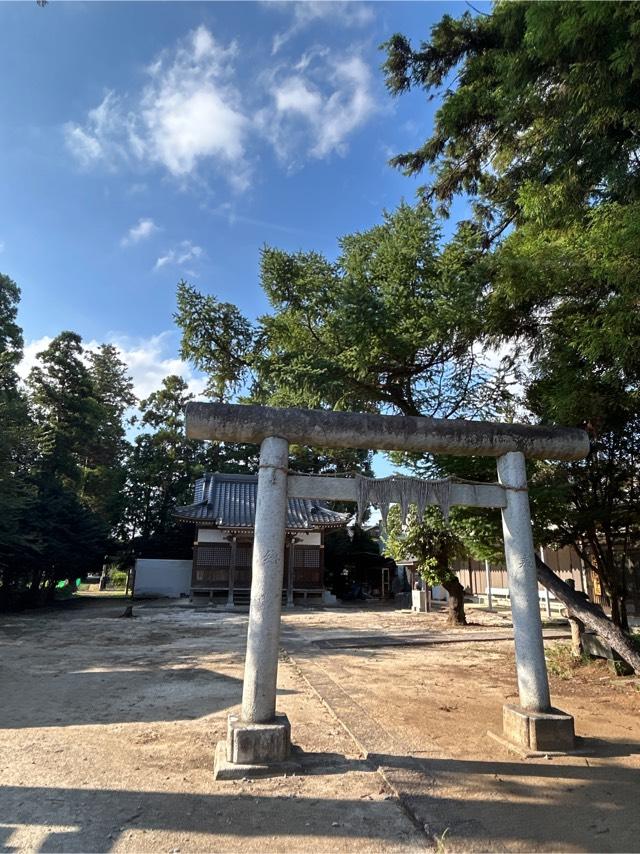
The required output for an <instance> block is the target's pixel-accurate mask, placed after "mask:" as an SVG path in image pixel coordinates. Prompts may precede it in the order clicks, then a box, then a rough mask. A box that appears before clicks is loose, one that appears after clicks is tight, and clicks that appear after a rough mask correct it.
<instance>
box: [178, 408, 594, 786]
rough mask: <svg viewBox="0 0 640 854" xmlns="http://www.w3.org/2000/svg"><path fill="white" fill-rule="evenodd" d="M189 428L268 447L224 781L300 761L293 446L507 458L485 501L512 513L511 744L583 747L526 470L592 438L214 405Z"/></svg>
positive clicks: (572, 432)
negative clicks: (563, 678)
mask: <svg viewBox="0 0 640 854" xmlns="http://www.w3.org/2000/svg"><path fill="white" fill-rule="evenodd" d="M186 425H187V437H188V438H190V439H208V440H214V441H221V442H248V443H252V444H260V470H259V474H258V497H257V505H256V517H255V538H254V547H253V563H252V573H253V575H252V586H251V607H250V611H249V629H248V634H247V653H246V659H245V672H244V684H243V694H242V712H241V715H240V717H238V716H235V715H230V716H229V725H228V734H227V741H226V742H221V743H220V744H219V745H218V750H217V753H216V772H215V775H216V777H217V778H218V779H225V778H227V779H228V778H231V777H238V776H245V775H247V774H251V773H252V772H255V770H256V769H257V768H260V767H264V766H265V765H267V766H270V765H277V764H278V763H282V762H283V761H285V760H286V759H287V757H288V755H289V750H290V738H291V736H290V725H289V721H288V720H287V718H286V716H285V715H277V714H276V680H277V670H278V651H279V639H280V611H281V605H282V600H281V597H282V577H283V570H284V550H285V524H286V512H287V498H288V496H289V495H293V493H291V492H290V491H289V490H288V483H287V481H288V477H287V467H288V465H287V464H288V455H289V444H290V443H291V444H293V443H295V444H301V445H312V446H315V447H326V448H368V449H372V450H383V451H391V450H405V451H429V452H431V453H435V454H453V455H458V456H489V457H495V458H497V466H498V485H495V484H487V485H481V486H479V487H475V486H474V489H478V490H482V489H487V488H490V489H493V490H494V492H495V490H496V489H500V490H501V493H503V498H502V500H501V502H500V504H499V505H496V504H495V503H493V504H492V503H487V504H484V505H482V506H500V507H501V511H502V527H503V532H504V539H505V557H506V563H507V572H508V575H509V588H510V593H511V604H512V615H513V628H514V636H515V650H516V666H517V673H518V692H519V697H520V705H519V706H511V705H505V706H504V710H503V732H504V735H505V737H506V739H507V740H508V741H509V742H511V743H513V744H515V745H518V746H519V747H520V748H522V749H524V750H530V751H545V752H549V751H553V750H559V751H565V750H568V749H571V748H572V747H573V738H574V737H573V719H572V718H571V717H570V716H569V715H566V714H564V713H562V712H559V711H558V710H556V709H553V708H552V707H551V702H550V698H549V682H548V677H547V668H546V662H545V658H544V647H543V640H542V621H541V618H540V605H539V598H538V582H537V574H536V566H535V553H534V546H533V538H532V533H531V515H530V510H529V497H528V492H527V476H526V468H525V461H526V458H527V457H529V458H534V459H554V460H574V459H581V458H582V457H585V456H586V455H587V453H588V452H589V440H588V437H587V434H586V433H585V432H584V431H583V430H578V429H573V428H558V427H553V428H552V427H540V426H531V425H518V424H497V423H490V422H479V421H459V420H451V421H449V420H439V419H435V418H421V417H412V416H409V417H405V416H399V415H368V414H359V413H349V412H328V411H322V410H306V409H273V408H270V407H262V406H240V405H236V404H215V403H189V404H187V411H186ZM305 480H306V481H314V480H315V481H316V482H317V481H318V480H323V481H324V484H323V485H321V486H318V489H317V490H316V492H315V493H314V494H315V497H326V498H331V497H335V496H333V495H332V494H329V493H327V492H322V490H327V489H329V486H328V485H327V480H328V479H326V478H323V479H314V478H305ZM347 486H348V483H347ZM298 497H302V496H301V495H299V496H298ZM457 503H465V502H464V501H462V500H460V501H458V502H457Z"/></svg>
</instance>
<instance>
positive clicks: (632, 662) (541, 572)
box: [536, 555, 640, 674]
mask: <svg viewBox="0 0 640 854" xmlns="http://www.w3.org/2000/svg"><path fill="white" fill-rule="evenodd" d="M536 569H537V570H538V581H539V582H540V584H542V585H543V587H546V588H547V590H550V591H551V592H552V593H553V595H554V596H555V597H556V599H559V600H560V602H562V603H563V604H564V605H566V606H567V608H568V610H569V611H571V613H572V614H573V615H574V616H576V617H577V618H578V619H579V620H581V621H582V622H583V623H584V624H585V626H586V627H587V628H589V629H591V630H592V631H594V632H597V633H598V634H599V635H600V637H601V638H602V639H603V640H605V641H606V642H607V643H608V644H609V645H610V646H611V648H612V649H614V650H615V651H616V652H617V653H618V655H620V656H622V658H624V660H625V661H626V662H627V664H628V665H629V666H630V667H632V668H633V669H634V671H635V672H636V673H637V674H640V652H638V651H637V650H636V648H635V647H634V645H633V644H632V643H631V641H630V640H629V638H628V637H627V636H626V635H625V634H624V632H623V631H622V630H621V629H620V628H619V627H618V626H616V625H614V624H613V623H612V622H611V620H610V619H609V618H608V617H607V616H606V615H605V614H604V613H603V612H602V610H601V609H600V608H599V607H597V606H596V605H594V604H592V603H591V602H585V601H584V599H582V597H581V596H580V595H579V594H577V593H576V592H575V590H572V589H571V588H570V587H569V585H568V584H565V583H564V581H563V580H562V579H561V578H558V576H557V575H556V574H555V572H553V570H551V569H550V568H549V567H548V566H547V564H546V563H544V562H543V561H542V560H541V559H540V558H539V557H538V555H536Z"/></svg>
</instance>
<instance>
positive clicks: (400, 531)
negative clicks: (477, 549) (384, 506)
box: [385, 505, 467, 626]
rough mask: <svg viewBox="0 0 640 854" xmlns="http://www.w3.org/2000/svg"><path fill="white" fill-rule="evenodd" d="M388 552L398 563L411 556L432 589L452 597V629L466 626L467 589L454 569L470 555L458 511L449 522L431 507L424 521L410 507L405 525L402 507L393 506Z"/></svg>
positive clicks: (386, 545)
mask: <svg viewBox="0 0 640 854" xmlns="http://www.w3.org/2000/svg"><path fill="white" fill-rule="evenodd" d="M385 548H386V551H387V552H388V553H389V554H390V555H391V557H393V559H394V560H396V561H401V560H404V559H406V558H407V557H408V556H411V557H413V558H414V559H415V561H416V566H417V568H418V572H419V573H420V575H421V576H422V578H423V579H424V580H425V581H426V583H427V584H428V585H430V586H436V585H439V584H440V585H442V586H443V587H444V589H445V590H446V591H447V593H448V594H449V619H448V623H449V625H450V626H465V625H466V624H467V618H466V616H465V613H464V588H463V587H462V584H461V583H460V581H459V579H458V576H457V575H456V573H455V570H454V569H453V566H452V564H453V561H454V560H455V559H456V558H457V557H461V556H462V555H463V554H465V553H466V547H465V544H464V542H463V540H462V539H461V537H460V536H459V535H458V534H457V533H456V519H455V511H454V513H453V514H452V518H451V520H450V521H449V522H446V521H445V520H444V519H443V517H442V513H441V512H440V511H439V510H438V509H437V508H435V507H427V508H426V510H425V512H424V517H423V518H422V519H419V518H418V515H417V513H416V511H415V508H414V507H412V508H410V511H409V514H408V517H407V519H406V522H405V523H404V524H403V521H402V518H401V513H400V508H399V507H398V506H397V505H393V506H392V507H391V508H390V509H389V514H388V516H387V539H386V543H385Z"/></svg>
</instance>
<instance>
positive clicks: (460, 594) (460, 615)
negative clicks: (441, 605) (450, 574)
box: [442, 578, 467, 626]
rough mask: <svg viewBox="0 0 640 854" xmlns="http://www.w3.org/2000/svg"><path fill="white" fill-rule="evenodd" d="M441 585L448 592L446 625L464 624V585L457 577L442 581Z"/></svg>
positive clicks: (465, 623)
mask: <svg viewBox="0 0 640 854" xmlns="http://www.w3.org/2000/svg"><path fill="white" fill-rule="evenodd" d="M442 586H443V587H444V589H445V590H446V591H447V593H448V594H449V618H448V620H447V625H448V626H466V625H467V618H466V616H465V613H464V587H463V586H462V584H460V581H459V580H458V579H457V578H451V579H449V580H448V581H443V582H442Z"/></svg>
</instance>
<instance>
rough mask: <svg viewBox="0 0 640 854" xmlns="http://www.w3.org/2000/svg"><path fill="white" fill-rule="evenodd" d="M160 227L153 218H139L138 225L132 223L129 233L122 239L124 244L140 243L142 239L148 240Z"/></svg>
mask: <svg viewBox="0 0 640 854" xmlns="http://www.w3.org/2000/svg"><path fill="white" fill-rule="evenodd" d="M159 230H160V229H159V228H158V226H157V225H156V224H155V222H154V221H153V220H152V219H142V218H141V219H139V220H138V222H137V223H136V225H132V226H131V228H130V229H129V231H128V232H127V234H126V235H125V236H124V237H123V238H122V240H121V241H120V243H121V245H122V246H130V245H131V244H132V243H139V242H140V241H141V240H146V239H147V238H148V237H151V235H152V234H155V232H156V231H159Z"/></svg>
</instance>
